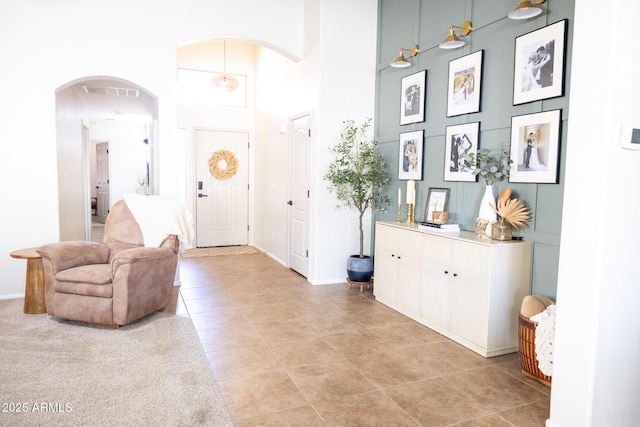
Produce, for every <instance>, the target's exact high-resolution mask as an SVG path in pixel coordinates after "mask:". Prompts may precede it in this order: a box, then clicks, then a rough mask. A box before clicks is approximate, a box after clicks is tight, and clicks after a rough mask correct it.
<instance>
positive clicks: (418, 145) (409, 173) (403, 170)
mask: <svg viewBox="0 0 640 427" xmlns="http://www.w3.org/2000/svg"><path fill="white" fill-rule="evenodd" d="M423 147H424V130H416V131H413V132H403V133H401V134H400V143H399V144H398V159H399V161H398V179H399V180H402V179H407V180H408V179H413V180H414V181H420V180H422V168H423V165H424V158H423Z"/></svg>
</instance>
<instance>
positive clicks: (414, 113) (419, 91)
mask: <svg viewBox="0 0 640 427" xmlns="http://www.w3.org/2000/svg"><path fill="white" fill-rule="evenodd" d="M426 83H427V70H422V71H419V72H417V73H414V74H411V75H408V76H406V77H403V78H402V93H401V96H400V124H401V125H408V124H410V123H420V122H424V105H425V98H426V97H427V84H426Z"/></svg>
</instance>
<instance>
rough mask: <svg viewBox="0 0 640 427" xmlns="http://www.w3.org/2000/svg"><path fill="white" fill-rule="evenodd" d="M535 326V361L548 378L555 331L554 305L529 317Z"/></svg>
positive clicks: (551, 373) (550, 373)
mask: <svg viewBox="0 0 640 427" xmlns="http://www.w3.org/2000/svg"><path fill="white" fill-rule="evenodd" d="M530 320H531V321H532V322H538V324H537V325H536V339H535V345H536V359H537V360H538V368H539V369H540V371H541V372H542V373H543V374H545V375H548V376H550V377H551V376H553V336H554V335H555V331H556V305H555V304H551V305H550V306H548V307H547V308H546V310H544V311H543V312H541V313H538V314H536V315H535V316H531V318H530Z"/></svg>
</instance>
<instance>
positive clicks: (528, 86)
mask: <svg viewBox="0 0 640 427" xmlns="http://www.w3.org/2000/svg"><path fill="white" fill-rule="evenodd" d="M567 22H568V20H567V19H563V20H561V21H558V22H556V23H553V24H550V25H547V26H546V27H542V28H540V29H538V30H535V31H532V32H530V33H527V34H524V35H521V36H519V37H516V40H515V55H514V67H513V70H514V74H513V105H518V104H524V103H527V102H533V101H538V100H541V99H548V98H555V97H558V96H562V95H564V69H565V50H566V38H567V37H566V34H567Z"/></svg>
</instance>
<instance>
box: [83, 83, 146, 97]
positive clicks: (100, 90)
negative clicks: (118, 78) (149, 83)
mask: <svg viewBox="0 0 640 427" xmlns="http://www.w3.org/2000/svg"><path fill="white" fill-rule="evenodd" d="M82 89H84V92H85V93H93V94H96V95H106V96H125V97H129V98H139V97H140V90H139V89H135V88H131V87H112V86H87V85H82Z"/></svg>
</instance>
